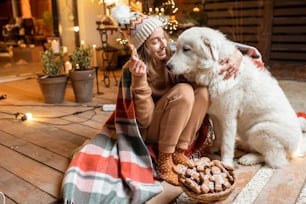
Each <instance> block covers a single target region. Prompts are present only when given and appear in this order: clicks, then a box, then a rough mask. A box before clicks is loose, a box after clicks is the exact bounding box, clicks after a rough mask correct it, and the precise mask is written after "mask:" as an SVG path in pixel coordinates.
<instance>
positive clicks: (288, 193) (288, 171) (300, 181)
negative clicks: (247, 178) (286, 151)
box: [254, 158, 306, 204]
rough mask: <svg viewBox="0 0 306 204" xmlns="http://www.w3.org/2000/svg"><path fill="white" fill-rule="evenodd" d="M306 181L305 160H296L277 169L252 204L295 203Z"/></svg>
mask: <svg viewBox="0 0 306 204" xmlns="http://www.w3.org/2000/svg"><path fill="white" fill-rule="evenodd" d="M305 179H306V159H305V158H297V159H295V160H293V161H291V162H290V165H287V166H286V167H284V168H282V169H277V170H276V171H275V172H274V174H273V176H272V177H271V179H270V180H269V182H268V183H267V184H266V186H265V188H264V189H263V190H262V192H261V193H260V195H259V196H258V197H257V199H256V200H255V202H254V204H261V203H270V204H286V203H295V201H296V198H297V197H298V195H299V193H300V191H301V189H302V187H303V186H304V185H305Z"/></svg>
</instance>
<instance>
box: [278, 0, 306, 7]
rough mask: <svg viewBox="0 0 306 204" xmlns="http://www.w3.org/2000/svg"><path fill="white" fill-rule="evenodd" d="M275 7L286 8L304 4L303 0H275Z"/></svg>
mask: <svg viewBox="0 0 306 204" xmlns="http://www.w3.org/2000/svg"><path fill="white" fill-rule="evenodd" d="M274 5H275V7H285V8H288V7H290V6H294V7H296V6H297V5H298V6H306V2H305V0H277V1H275V2H274Z"/></svg>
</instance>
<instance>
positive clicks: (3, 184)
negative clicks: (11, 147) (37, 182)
mask: <svg viewBox="0 0 306 204" xmlns="http://www.w3.org/2000/svg"><path fill="white" fill-rule="evenodd" d="M0 175H1V176H0V189H1V191H2V192H3V193H4V194H5V197H6V200H5V201H6V203H7V204H10V203H52V202H55V201H56V200H57V198H55V197H53V196H51V195H49V194H48V193H46V192H44V191H42V190H41V189H39V188H37V187H36V186H34V185H32V184H30V183H28V182H26V181H25V180H23V179H22V177H18V176H16V175H14V174H12V173H10V172H9V171H7V170H5V169H3V168H2V167H0ZM50 181H51V180H50ZM52 182H53V181H52ZM50 183H51V182H50ZM0 200H1V199H0Z"/></svg>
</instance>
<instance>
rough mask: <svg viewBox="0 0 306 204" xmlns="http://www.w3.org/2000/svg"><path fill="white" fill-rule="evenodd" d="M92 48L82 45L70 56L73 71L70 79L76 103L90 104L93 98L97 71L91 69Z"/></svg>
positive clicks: (70, 73)
mask: <svg viewBox="0 0 306 204" xmlns="http://www.w3.org/2000/svg"><path fill="white" fill-rule="evenodd" d="M91 51H92V48H91V47H90V46H87V47H85V46H84V44H82V45H81V46H80V47H78V48H75V49H74V50H73V52H72V53H71V54H70V55H69V61H70V62H71V64H72V70H71V71H70V72H69V78H70V80H71V85H72V88H73V93H74V96H75V100H76V102H81V103H85V102H90V101H92V97H93V80H94V77H95V75H96V72H95V69H94V68H92V67H90V64H91V58H92V53H91Z"/></svg>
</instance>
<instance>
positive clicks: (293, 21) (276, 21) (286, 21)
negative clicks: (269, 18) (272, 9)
mask: <svg viewBox="0 0 306 204" xmlns="http://www.w3.org/2000/svg"><path fill="white" fill-rule="evenodd" d="M273 25H300V26H305V25H306V22H305V18H300V17H290V18H288V17H274V18H273Z"/></svg>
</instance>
